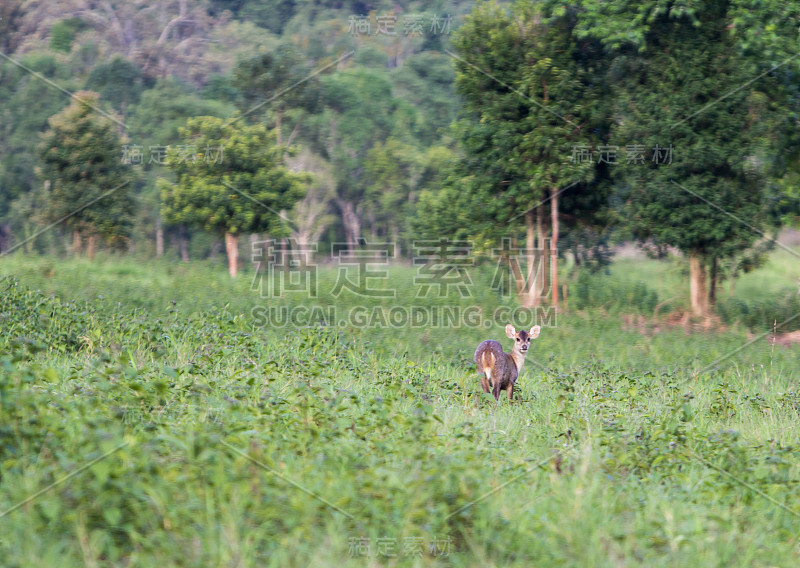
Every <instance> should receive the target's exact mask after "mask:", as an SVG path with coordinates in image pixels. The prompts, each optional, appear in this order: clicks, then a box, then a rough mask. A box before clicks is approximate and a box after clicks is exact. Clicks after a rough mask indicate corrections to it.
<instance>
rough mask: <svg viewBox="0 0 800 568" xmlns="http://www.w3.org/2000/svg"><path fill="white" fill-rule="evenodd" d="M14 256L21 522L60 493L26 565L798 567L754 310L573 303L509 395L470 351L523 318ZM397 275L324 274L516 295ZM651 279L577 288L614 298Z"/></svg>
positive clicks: (4, 435) (166, 269) (8, 466)
mask: <svg viewBox="0 0 800 568" xmlns="http://www.w3.org/2000/svg"><path fill="white" fill-rule="evenodd" d="M787 257H788V255H787ZM789 262H790V259H789V258H785V259H783V261H782V264H777V265H776V266H774V267H772V268H770V266H768V267H767V268H766V269H767V270H775V271H776V272H777V271H779V270H785V269H786V267H787V265H788V264H789ZM619 264H620V265H622V264H623V263H619ZM637 266H641V267H642V270H643V272H642V274H647V275H648V276H650V280H651V281H653V282H660V284H659V287H658V288H657V289H655V288H654V289H648V293H652V294H656V293H657V294H658V297H659V299H661V298H662V297H663V296H662V295H667V296H668V297H669V296H670V295H673V294H677V295H680V292H681V290H682V288H681V287H676V283H678V282H679V281H680V277H679V275H677V276H678V277H677V278H676V277H675V276H676V275H670V272H669V270H666V271H665V270H664V264H663V263H660V262H657V261H638V263H637ZM0 269H1V271H2V273H4V274H6V273H13V274H16V275H18V276H19V277H20V280H16V279H14V278H11V277H8V276H5V277H3V278H2V280H0V286H1V287H2V294H1V295H0V298H2V300H0V302H1V303H0V319H2V325H3V329H4V333H3V336H2V339H1V340H0V341H2V346H0V348H2V351H3V353H4V355H3V360H2V370H1V371H0V405H2V413H0V472H2V473H0V514H2V513H5V512H6V511H8V510H9V509H11V508H12V507H15V506H16V505H17V504H18V503H19V502H20V501H22V500H23V499H25V498H26V497H28V496H31V495H34V494H36V493H37V492H38V491H40V490H42V489H43V488H46V487H48V486H49V485H50V484H54V483H55V486H53V487H52V488H51V489H49V490H47V491H44V492H43V493H42V494H41V495H38V496H37V497H35V498H33V499H31V500H30V501H28V502H26V503H24V504H23V505H21V506H19V507H18V508H15V509H13V510H11V511H10V512H8V513H6V514H3V515H2V516H0V535H2V536H0V557H2V558H3V563H4V565H6V566H45V565H52V564H53V563H57V564H58V565H59V566H72V565H74V566H79V565H80V566H82V565H85V564H98V565H102V564H107V565H128V564H135V565H138V566H155V565H160V566H195V565H220V564H238V565H243V566H255V565H261V566H308V565H312V566H328V565H330V564H332V563H336V564H341V565H345V566H351V565H352V566H362V565H364V564H365V563H367V562H378V563H381V564H382V563H395V564H396V565H398V566H406V565H408V566H412V565H415V566H436V565H455V566H478V565H484V566H485V565H498V566H499V565H503V566H516V565H518V566H530V565H531V564H535V565H541V564H549V565H571V566H572V565H575V566H577V565H587V564H595V565H609V566H611V565H618V564H619V563H625V564H634V565H648V566H653V565H675V564H692V563H697V562H706V563H708V564H711V565H721V564H723V563H724V564H725V565H732V566H751V565H765V566H767V565H789V564H793V563H796V562H797V560H798V547H797V546H798V543H797V541H796V538H797V537H796V533H795V531H794V527H795V526H796V522H797V519H796V513H793V511H798V510H800V496H798V494H797V492H796V479H797V476H798V475H799V474H800V471H799V470H800V466H798V455H797V447H796V444H797V439H798V436H799V435H800V431H798V428H797V427H796V426H795V425H794V424H795V423H796V422H797V413H798V411H800V402H799V401H800V395H798V393H797V379H798V377H797V374H796V373H797V369H796V364H795V362H796V357H795V356H794V355H793V353H792V351H791V350H789V349H785V348H782V347H777V346H775V347H773V346H770V345H769V343H768V342H767V341H766V340H765V339H761V340H760V341H758V342H756V343H754V344H752V345H750V346H749V347H747V348H745V349H740V350H739V351H736V350H737V349H738V348H740V347H741V346H742V345H743V344H744V343H745V342H746V340H747V338H746V337H745V336H744V331H743V330H742V329H741V328H739V330H738V331H731V332H728V333H722V334H720V333H715V334H709V333H702V332H693V333H690V334H688V335H687V334H685V333H684V330H683V329H681V328H678V327H675V328H669V327H665V328H664V329H663V330H661V331H660V332H659V333H656V334H653V335H651V334H644V335H643V334H640V333H639V332H638V331H635V330H624V329H621V324H622V321H621V319H620V313H621V311H620V308H621V307H620V306H606V307H605V308H602V307H589V308H585V309H582V310H579V311H574V310H573V313H572V315H562V316H559V320H558V322H557V323H558V325H557V326H555V327H553V326H550V327H545V328H544V329H543V331H542V335H541V337H540V338H539V339H537V340H535V342H534V344H533V348H532V352H531V353H530V354H529V356H528V361H527V362H526V364H525V367H524V368H523V372H522V375H521V378H520V381H519V383H518V393H517V397H516V399H515V400H514V402H513V403H511V404H509V403H508V402H507V401H502V403H501V404H500V405H499V406H497V407H495V405H494V400H493V399H492V398H491V395H484V394H483V393H481V392H480V386H479V380H478V374H477V372H475V369H474V364H473V363H472V361H471V359H472V353H473V351H474V348H475V347H476V346H477V343H478V342H479V341H480V340H482V339H486V338H496V339H501V336H502V335H503V334H502V325H501V324H502V323H504V322H496V325H492V327H490V328H480V327H479V328H474V327H469V326H459V327H455V328H450V327H438V328H437V327H432V328H430V329H426V328H418V329H415V328H413V327H411V326H404V327H402V328H399V329H392V328H390V327H388V326H386V327H369V326H354V325H345V326H343V327H339V326H337V325H332V326H327V327H320V326H318V325H311V326H310V327H303V326H300V327H298V326H293V325H288V326H275V325H273V326H260V325H257V324H259V320H258V317H257V316H258V313H257V312H254V311H253V308H254V307H259V306H261V307H265V306H279V305H285V306H292V305H294V306H297V305H300V303H298V302H296V301H294V300H292V298H291V297H290V296H285V297H282V298H261V297H260V296H259V294H258V292H257V291H253V290H250V284H249V283H248V282H247V280H248V279H247V278H244V277H243V278H240V279H238V280H230V279H229V278H228V277H227V276H226V274H225V271H224V270H222V269H221V266H211V265H209V266H203V265H202V264H199V263H195V264H191V265H186V264H179V265H170V264H167V263H155V264H153V263H141V262H132V261H130V260H124V259H122V260H114V259H110V258H104V259H101V262H95V263H90V262H89V261H88V260H85V259H77V260H71V261H60V260H52V259H46V258H41V259H38V260H37V259H27V258H25V257H22V256H15V257H10V258H6V259H4V260H3V262H2V265H0ZM659 274H660V276H659ZM757 274H758V273H754V274H752V275H747V276H745V277H743V278H742V279H741V282H740V283H739V285H738V288H737V290H739V291H741V290H748V289H749V287H750V286H751V283H750V282H748V279H750V278H755V277H757ZM243 276H244V274H243ZM248 276H252V274H248ZM389 276H390V281H391V282H392V284H393V286H395V287H397V288H398V290H399V292H398V294H399V297H398V298H397V299H396V300H391V301H386V300H381V299H373V300H365V299H364V298H359V297H358V296H356V295H354V294H351V293H345V294H344V295H343V296H342V297H340V298H338V299H334V298H332V297H330V296H329V295H328V294H327V292H325V290H329V289H330V287H331V284H332V282H333V279H335V278H336V274H335V273H334V271H333V270H328V269H323V270H321V273H320V296H319V298H318V299H317V300H318V303H319V305H321V306H335V308H336V309H337V310H352V309H354V308H357V307H358V306H364V305H366V306H384V307H386V308H388V307H390V306H393V305H412V304H416V305H418V306H421V307H424V308H432V307H434V306H436V305H437V304H439V305H450V306H454V305H462V306H469V305H476V306H480V307H481V308H482V309H483V310H484V311H485V312H486V313H491V312H492V311H493V310H494V309H496V308H502V307H504V306H506V307H509V308H513V307H514V306H515V302H513V301H512V300H513V299H512V298H510V299H509V301H507V302H506V301H504V300H502V299H501V298H498V297H496V296H494V295H492V294H488V295H486V294H485V293H481V292H480V291H481V290H486V289H488V281H489V279H490V278H491V274H490V273H489V272H485V271H483V270H482V269H481V270H478V271H476V272H475V273H474V275H473V276H474V281H475V283H476V286H475V292H476V296H475V297H473V298H469V299H463V298H457V297H449V298H444V299H439V298H437V299H434V298H433V297H431V298H430V299H417V300H414V298H413V288H414V287H413V286H412V279H413V276H414V270H412V269H409V268H403V267H393V268H390V269H389ZM636 277H637V276H636V275H631V272H630V271H626V270H625V269H624V267H621V269H620V271H619V272H614V273H612V274H611V275H605V274H603V273H595V274H590V273H588V272H587V273H586V275H585V276H583V275H581V276H580V277H579V279H580V280H581V281H584V282H585V285H586V286H587V287H588V289H589V293H588V296H587V297H588V298H593V297H594V294H595V293H596V292H597V291H601V290H606V289H608V288H609V286H610V285H609V279H613V281H615V282H616V284H613V285H611V288H612V289H616V290H618V291H620V292H621V291H624V290H631V291H635V289H636V287H637V286H639V285H642V286H644V284H642V283H638V284H637V280H636ZM784 282H785V284H786V285H788V284H790V283H791V282H790V280H789V279H784ZM754 283H755V282H754ZM51 293H57V295H56V296H51V295H49V294H51ZM685 300H686V298H679V299H678V300H677V301H678V302H681V301H685ZM573 301H580V300H578V299H575V298H572V297H569V298H568V303H570V305H573V304H571V302H573ZM395 302H396V303H395ZM306 303H307V302H306ZM625 308H627V309H630V306H625ZM642 308H643V312H644V313H646V312H647V310H649V309H650V306H649V305H644V304H643V306H642ZM339 313H342V312H339ZM623 313H624V312H623ZM254 324H256V325H254ZM506 347H508V346H506ZM731 353H733V354H732V355H730V356H728V357H726V355H728V354H731ZM715 361H718V362H717V363H716V364H713V363H715ZM712 364H713V365H712ZM106 454H108V455H106ZM101 456H105V457H102V458H101ZM98 458H101V459H98ZM95 459H97V460H98V461H96V462H94V463H92V465H90V466H89V467H86V468H85V469H82V470H80V471H79V469H80V468H82V467H84V466H85V465H86V464H88V463H90V462H91V461H92V460H95ZM65 476H69V478H68V479H64V478H65ZM490 492H492V493H491V495H487V494H488V493H490ZM776 502H777V504H776ZM783 507H785V508H787V509H789V510H791V511H789V510H787V509H785V508H783ZM765 527H768V530H765ZM361 539H363V540H361ZM379 539H388V541H387V540H380V541H379ZM415 539H417V540H415ZM379 542H381V543H383V544H382V545H380V544H379ZM387 542H388V543H389V544H387ZM391 542H394V543H395V548H394V549H391V548H387V546H389V545H390V544H391ZM359 543H360V544H359ZM365 543H366V545H368V546H369V556H367V555H366V554H362V552H366V551H365V550H364V549H362V548H358V547H357V546H356V545H357V544H359V546H364V545H365ZM415 543H416V544H415ZM417 544H418V545H420V546H422V548H423V549H424V551H427V552H424V553H423V554H422V555H421V557H416V556H414V555H410V548H407V547H412V546H416V545H417ZM429 547H433V549H432V550H433V552H430V551H429ZM437 547H438V548H437ZM392 550H393V552H392ZM379 551H383V552H387V553H389V554H392V553H393V554H395V556H392V557H381V556H377V555H378V553H379Z"/></svg>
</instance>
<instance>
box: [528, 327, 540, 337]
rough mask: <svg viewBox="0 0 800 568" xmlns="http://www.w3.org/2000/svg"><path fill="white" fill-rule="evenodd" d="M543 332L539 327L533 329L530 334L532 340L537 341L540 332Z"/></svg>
mask: <svg viewBox="0 0 800 568" xmlns="http://www.w3.org/2000/svg"><path fill="white" fill-rule="evenodd" d="M541 330H542V328H541V327H539V326H538V325H535V326H533V327H532V328H531V333H530V336H531V339H536V338H537V337H539V332H540V331H541Z"/></svg>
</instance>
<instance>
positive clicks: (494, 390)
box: [492, 381, 501, 400]
mask: <svg viewBox="0 0 800 568" xmlns="http://www.w3.org/2000/svg"><path fill="white" fill-rule="evenodd" d="M500 386H501V385H500V381H495V383H494V385H492V394H493V395H494V399H495V400H500Z"/></svg>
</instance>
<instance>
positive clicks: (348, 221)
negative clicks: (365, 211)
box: [336, 199, 361, 254]
mask: <svg viewBox="0 0 800 568" xmlns="http://www.w3.org/2000/svg"><path fill="white" fill-rule="evenodd" d="M336 204H337V205H338V206H339V210H340V211H341V212H342V224H343V225H344V232H345V238H346V240H347V250H348V252H349V253H351V254H352V253H353V252H354V251H355V250H356V246H358V240H359V237H360V236H361V221H360V219H359V218H358V214H357V213H356V208H355V205H353V203H352V202H350V201H346V200H344V199H337V200H336Z"/></svg>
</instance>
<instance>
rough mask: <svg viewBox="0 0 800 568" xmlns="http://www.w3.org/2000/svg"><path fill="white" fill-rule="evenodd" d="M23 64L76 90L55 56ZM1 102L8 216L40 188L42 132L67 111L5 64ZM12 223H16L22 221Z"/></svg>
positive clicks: (2, 198)
mask: <svg viewBox="0 0 800 568" xmlns="http://www.w3.org/2000/svg"><path fill="white" fill-rule="evenodd" d="M0 23H2V22H0ZM20 62H21V63H22V64H23V65H25V66H26V67H28V68H29V69H32V70H33V71H35V72H37V73H39V74H41V75H42V76H44V77H46V78H47V79H49V80H51V81H57V82H59V83H60V84H64V85H65V86H66V87H67V88H70V87H74V85H72V84H71V83H70V71H69V68H68V67H67V66H65V65H63V64H61V63H60V62H59V61H58V60H57V59H56V58H55V57H54V56H52V55H30V56H27V57H23V58H21V61H20ZM0 99H2V100H3V105H2V106H0V116H2V119H0V216H2V217H5V216H6V215H7V213H8V209H9V207H10V206H11V201H12V200H13V199H15V198H17V197H19V196H21V195H24V194H28V195H31V194H32V192H33V190H34V188H36V187H37V186H38V183H37V179H36V175H35V174H34V167H35V164H36V145H37V143H38V142H39V133H40V132H41V131H43V130H44V129H45V128H46V127H47V120H48V119H49V118H50V117H51V116H53V115H54V114H56V113H57V112H58V111H60V110H62V109H63V108H64V96H63V94H62V93H59V92H58V91H55V90H54V89H52V88H51V87H49V86H48V85H46V84H45V83H43V82H42V81H41V80H39V79H37V78H36V77H33V76H31V75H30V74H29V73H27V72H26V71H25V70H24V69H21V68H19V67H17V66H16V65H14V64H13V63H11V62H8V61H3V62H2V63H0ZM11 221H12V222H15V224H16V223H19V222H21V221H22V219H19V218H14V219H12V220H11ZM14 228H15V229H16V230H19V229H20V227H14Z"/></svg>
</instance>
